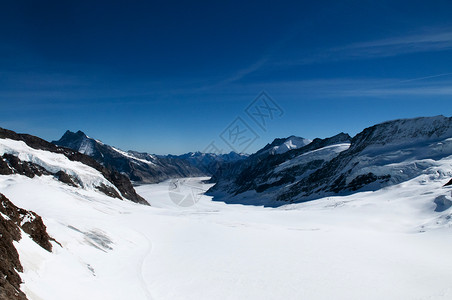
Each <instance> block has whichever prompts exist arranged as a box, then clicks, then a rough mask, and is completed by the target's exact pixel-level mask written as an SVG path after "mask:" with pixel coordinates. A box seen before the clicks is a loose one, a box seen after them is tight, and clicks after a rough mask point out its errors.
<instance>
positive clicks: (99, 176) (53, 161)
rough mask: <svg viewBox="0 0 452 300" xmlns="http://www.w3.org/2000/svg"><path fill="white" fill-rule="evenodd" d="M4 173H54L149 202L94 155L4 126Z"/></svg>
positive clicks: (0, 161)
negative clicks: (94, 158) (87, 154)
mask: <svg viewBox="0 0 452 300" xmlns="http://www.w3.org/2000/svg"><path fill="white" fill-rule="evenodd" d="M0 174H1V175H10V174H20V175H25V176H27V177H30V178H33V177H35V176H36V175H37V176H51V177H53V178H54V179H55V180H59V181H61V182H63V183H65V184H67V185H69V186H73V187H74V188H82V189H85V190H94V191H98V192H102V193H104V194H106V195H108V196H112V197H115V198H119V199H122V198H126V199H129V200H131V201H134V202H137V203H142V204H148V203H147V202H146V201H145V200H144V199H143V198H142V197H140V196H139V195H138V194H137V193H136V191H135V189H134V188H133V186H132V184H131V182H130V181H129V179H128V178H127V177H126V176H124V175H122V174H120V173H118V172H117V171H115V170H113V169H110V168H107V167H105V166H103V165H101V164H99V163H98V162H96V161H95V160H93V159H92V158H91V157H89V156H86V155H84V154H81V153H79V152H76V151H73V150H71V149H68V148H61V147H58V146H55V145H54V144H51V143H49V142H47V141H45V140H43V139H40V138H38V137H35V136H31V135H27V134H17V133H15V132H13V131H10V130H6V129H3V128H0Z"/></svg>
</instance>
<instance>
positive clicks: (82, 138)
mask: <svg viewBox="0 0 452 300" xmlns="http://www.w3.org/2000/svg"><path fill="white" fill-rule="evenodd" d="M52 143H53V144H55V145H58V146H62V147H66V148H70V149H73V150H75V151H78V152H79V153H82V154H85V155H88V156H90V157H92V158H93V159H94V160H96V161H97V162H98V163H100V164H102V165H104V166H107V167H109V168H111V169H114V170H116V171H118V172H120V173H121V174H124V175H126V176H127V177H128V178H129V179H130V180H131V181H132V182H134V183H136V184H145V183H157V182H161V181H164V180H167V179H171V178H182V177H197V176H210V175H212V174H213V173H214V172H216V171H217V170H218V168H219V167H220V166H221V164H223V163H224V162H230V161H237V160H240V159H243V158H245V157H246V155H244V154H238V153H235V152H231V153H229V154H213V153H201V152H195V153H187V154H183V155H155V154H148V153H141V152H137V151H123V150H120V149H118V148H115V147H113V146H110V145H107V144H104V143H102V142H101V141H99V140H96V139H93V138H90V137H88V136H87V135H86V134H85V133H83V132H82V131H77V132H71V131H69V130H68V131H66V132H65V133H64V135H63V136H62V137H61V138H60V139H59V140H58V141H53V142H52Z"/></svg>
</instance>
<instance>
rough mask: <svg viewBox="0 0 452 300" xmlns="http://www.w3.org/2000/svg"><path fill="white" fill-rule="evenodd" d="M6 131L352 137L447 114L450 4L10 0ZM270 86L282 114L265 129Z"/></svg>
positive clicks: (4, 40)
mask: <svg viewBox="0 0 452 300" xmlns="http://www.w3.org/2000/svg"><path fill="white" fill-rule="evenodd" d="M0 5H1V9H0V107H1V109H0V126H1V127H5V128H9V129H12V130H15V131H19V132H26V133H31V134H35V135H38V136H41V137H43V138H45V139H48V140H53V139H58V138H59V137H60V136H61V135H62V134H63V133H64V131H65V130H67V129H70V130H73V131H76V130H79V129H80V130H83V131H85V132H86V133H87V134H88V135H90V136H92V137H94V138H97V139H101V140H102V141H104V142H105V143H108V144H111V145H114V146H117V147H119V148H122V149H124V150H128V149H133V150H139V151H147V152H151V153H157V154H166V153H174V154H179V153H184V152H188V151H196V150H203V149H204V148H205V147H206V146H207V145H208V144H209V143H210V142H211V141H216V143H217V144H218V145H219V146H220V147H221V148H222V149H223V151H225V152H228V151H229V150H230V149H228V147H227V145H225V144H224V143H222V140H221V139H220V138H219V135H220V134H221V133H222V132H223V130H224V129H225V128H226V127H227V126H228V125H229V124H230V123H231V122H232V121H233V120H234V119H235V118H236V117H242V119H243V120H244V121H245V122H247V123H248V124H249V125H250V126H251V127H252V128H253V130H255V132H256V133H257V134H258V135H259V139H258V140H257V141H256V142H255V143H254V144H253V145H251V146H250V147H249V148H248V149H247V151H248V152H253V151H255V150H257V149H259V148H260V147H262V146H264V145H265V144H266V143H268V142H271V141H272V140H273V139H274V138H276V137H285V136H289V135H292V134H294V135H298V136H303V137H306V138H315V137H328V136H331V135H334V134H336V133H339V132H341V131H343V132H347V133H349V134H351V135H354V134H356V133H357V132H359V131H361V130H362V129H363V128H365V127H367V126H370V125H373V124H375V123H378V122H382V121H385V120H389V119H396V118H409V117H417V116H431V115H438V114H444V115H447V116H451V115H452V105H451V104H452V102H451V97H452V18H451V11H452V2H451V1H197V2H196V3H191V2H190V1H71V2H69V1H21V0H18V1H2V2H0ZM263 90H265V91H266V92H267V93H268V94H269V95H270V96H271V97H272V99H273V100H274V101H275V102H276V103H277V104H278V105H279V106H280V107H281V108H282V109H283V111H284V113H283V115H282V116H281V117H278V118H275V119H274V120H271V121H270V122H268V124H267V127H266V129H265V130H262V129H261V128H259V127H258V126H257V125H256V124H254V123H253V121H252V120H250V119H249V117H248V116H247V115H246V113H245V108H246V107H247V106H248V105H249V104H250V103H251V102H252V101H253V100H254V99H255V97H256V96H257V95H258V94H259V93H260V92H261V91H263Z"/></svg>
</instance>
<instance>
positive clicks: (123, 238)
mask: <svg viewBox="0 0 452 300" xmlns="http://www.w3.org/2000/svg"><path fill="white" fill-rule="evenodd" d="M444 167H446V166H444ZM204 179H205V178H204ZM199 180H200V179H199ZM446 182H447V181H445V180H444V179H442V178H441V179H440V178H438V177H434V176H430V175H421V176H418V177H416V178H414V179H411V180H409V181H406V182H404V183H401V184H397V185H394V186H391V187H388V188H385V189H381V190H378V191H376V192H361V193H356V194H354V195H350V196H343V197H331V198H323V199H320V200H317V201H312V202H307V203H302V204H293V205H286V206H281V207H279V208H276V209H275V208H263V207H258V206H243V205H227V204H225V203H222V202H214V201H211V198H210V197H207V196H202V197H201V199H200V201H199V202H198V203H197V204H196V205H194V206H192V207H188V208H182V207H178V206H176V205H175V204H174V203H173V202H172V201H171V199H170V196H169V193H168V190H169V182H163V183H161V184H156V185H143V186H140V187H138V188H137V191H138V192H139V193H140V194H141V195H142V196H144V197H145V198H146V200H148V201H149V202H150V203H151V205H152V206H151V207H147V206H143V205H137V204H134V203H132V202H128V201H120V200H117V199H113V198H110V197H107V196H105V195H103V194H100V193H96V192H94V191H92V190H87V189H76V188H73V187H70V186H67V185H65V184H63V183H61V182H58V181H56V180H54V179H52V178H51V177H50V176H41V177H37V176H36V177H35V178H33V179H31V178H27V177H24V176H20V175H8V176H4V175H2V176H0V191H2V193H4V194H5V195H6V196H7V197H8V198H9V199H10V200H11V201H13V202H14V203H15V204H16V205H19V206H21V207H24V208H26V209H30V210H33V211H35V212H37V213H38V214H39V215H41V216H42V217H43V220H44V222H45V224H46V225H47V227H48V232H49V234H50V235H51V236H53V237H54V238H55V239H56V240H57V241H59V242H60V243H61V244H62V246H63V247H60V246H58V245H57V244H55V243H54V245H53V246H54V253H46V252H45V251H42V250H41V249H39V248H37V247H36V246H34V245H33V244H32V243H31V242H30V241H29V240H28V239H27V238H26V237H25V238H24V239H22V240H21V241H20V242H19V243H18V245H17V246H18V248H19V252H20V257H21V261H22V263H23V265H24V269H25V272H24V274H22V275H21V276H22V278H23V279H24V281H25V283H24V285H23V290H24V291H25V293H26V294H27V296H28V297H29V299H32V300H33V299H34V300H39V299H46V300H53V299H58V300H59V299H118V300H119V299H314V300H315V299H347V300H349V299H378V300H380V299H397V300H399V299H408V300H409V299H451V297H452V259H451V258H450V253H452V221H451V215H452V211H451V208H449V209H446V210H444V211H441V212H435V209H436V204H435V199H437V198H438V197H441V199H448V200H450V199H451V196H450V194H451V191H452V187H445V188H443V187H442V185H443V184H444V183H446ZM199 184H200V185H202V184H201V181H199ZM204 187H205V189H207V188H208V187H209V185H204Z"/></svg>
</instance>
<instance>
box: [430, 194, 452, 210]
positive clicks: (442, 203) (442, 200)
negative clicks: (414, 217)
mask: <svg viewBox="0 0 452 300" xmlns="http://www.w3.org/2000/svg"><path fill="white" fill-rule="evenodd" d="M433 202H434V203H435V204H436V208H435V211H436V212H443V211H445V210H447V209H449V208H450V207H451V206H452V201H451V200H450V199H448V198H447V197H446V196H444V195H443V196H438V197H436V198H435V200H434V201H433Z"/></svg>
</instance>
